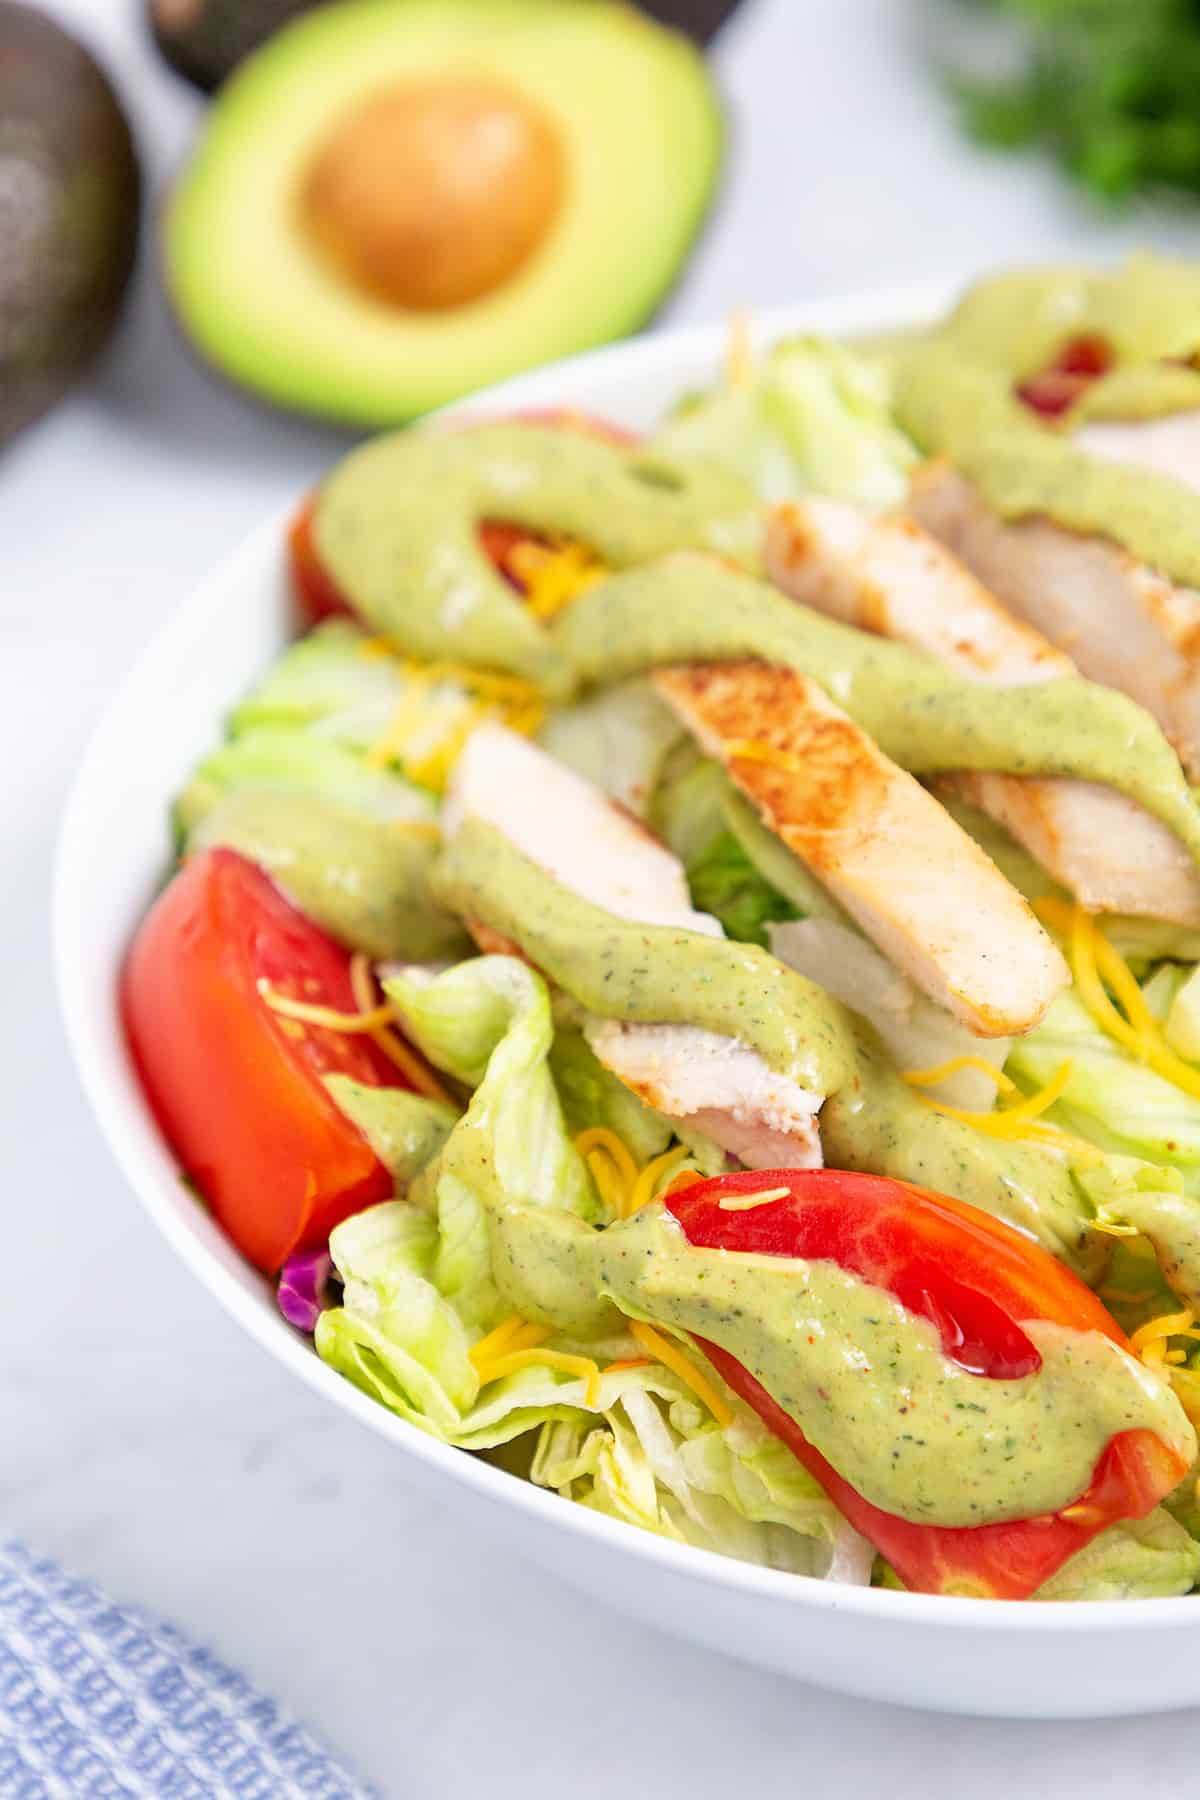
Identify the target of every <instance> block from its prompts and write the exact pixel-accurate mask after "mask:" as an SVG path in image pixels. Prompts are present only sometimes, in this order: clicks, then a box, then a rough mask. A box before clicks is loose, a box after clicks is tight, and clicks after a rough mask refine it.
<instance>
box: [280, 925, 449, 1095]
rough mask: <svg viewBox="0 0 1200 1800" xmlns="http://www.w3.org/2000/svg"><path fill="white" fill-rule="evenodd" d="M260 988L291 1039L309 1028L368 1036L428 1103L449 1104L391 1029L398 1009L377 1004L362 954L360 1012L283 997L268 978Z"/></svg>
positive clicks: (356, 985) (355, 979)
mask: <svg viewBox="0 0 1200 1800" xmlns="http://www.w3.org/2000/svg"><path fill="white" fill-rule="evenodd" d="M256 986H257V988H258V991H259V993H260V994H261V995H262V997H263V999H264V1000H265V1001H266V1003H267V1005H268V1006H269V1007H270V1009H271V1011H272V1012H273V1013H277V1014H278V1015H279V1018H280V1020H281V1022H282V1027H281V1028H282V1029H284V1030H286V1031H287V1035H288V1036H289V1037H303V1035H304V1033H303V1029H302V1028H303V1026H305V1025H315V1026H317V1027H318V1028H319V1029H320V1030H322V1031H337V1032H342V1033H345V1034H346V1035H347V1036H350V1037H353V1036H357V1035H359V1034H364V1035H366V1036H367V1037H369V1038H370V1039H371V1040H372V1042H373V1043H375V1044H377V1045H378V1047H379V1048H380V1049H381V1050H382V1051H383V1053H384V1055H385V1056H386V1057H388V1058H389V1060H390V1061H391V1062H393V1063H395V1065H396V1067H397V1068H398V1069H399V1070H400V1073H401V1074H402V1075H403V1076H404V1078H405V1079H406V1081H407V1082H408V1083H409V1086H410V1087H411V1088H412V1089H413V1090H414V1092H415V1093H418V1094H424V1096H425V1098H426V1099H427V1100H449V1098H450V1096H449V1094H448V1093H447V1092H446V1090H445V1088H444V1087H443V1086H442V1084H441V1082H440V1081H439V1080H438V1078H437V1076H436V1075H435V1074H434V1073H433V1070H432V1069H430V1068H428V1067H427V1065H426V1064H425V1063H424V1062H423V1061H422V1059H421V1058H420V1057H419V1056H418V1055H417V1053H416V1051H415V1050H413V1049H411V1048H410V1047H409V1045H408V1044H406V1043H405V1042H404V1039H403V1038H402V1037H400V1036H399V1035H398V1034H397V1033H396V1032H395V1031H393V1030H391V1029H390V1027H392V1026H393V1025H395V1023H396V1013H395V1009H394V1008H393V1007H392V1005H391V1004H390V1002H388V1001H386V1000H385V1001H384V1002H382V1004H378V1005H377V1004H376V1002H375V996H374V993H373V991H372V988H373V984H372V979H371V963H370V958H369V957H367V956H365V955H364V954H363V952H362V951H358V952H357V953H356V954H355V955H354V956H352V957H351V958H350V990H351V992H352V993H353V995H354V1001H355V1005H356V1006H357V1007H358V1011H357V1012H352V1013H344V1012H339V1011H338V1010H337V1009H336V1007H332V1006H320V1005H317V1004H315V1003H314V1002H312V1001H309V1000H294V999H292V997H291V995H290V994H281V993H279V992H278V991H277V990H276V989H275V988H273V987H272V986H271V983H270V982H269V981H267V980H266V978H265V977H260V978H259V980H258V982H257V983H256Z"/></svg>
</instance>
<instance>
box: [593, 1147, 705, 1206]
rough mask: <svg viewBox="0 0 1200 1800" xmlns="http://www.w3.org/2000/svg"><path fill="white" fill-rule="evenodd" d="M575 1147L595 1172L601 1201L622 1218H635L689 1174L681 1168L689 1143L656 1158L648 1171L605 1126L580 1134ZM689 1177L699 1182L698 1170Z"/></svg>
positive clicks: (648, 1167) (594, 1176) (665, 1151)
mask: <svg viewBox="0 0 1200 1800" xmlns="http://www.w3.org/2000/svg"><path fill="white" fill-rule="evenodd" d="M575 1148H576V1149H577V1150H578V1152H579V1154H580V1155H581V1156H582V1157H583V1159H584V1161H585V1162H586V1163H587V1166H588V1168H589V1169H590V1170H591V1173H592V1179H593V1180H594V1181H595V1183H596V1187H597V1189H598V1190H599V1193H600V1198H601V1199H602V1200H603V1201H604V1203H605V1205H606V1206H607V1207H608V1209H609V1211H610V1212H611V1213H612V1214H613V1215H614V1217H615V1218H618V1219H631V1218H632V1217H633V1215H634V1213H636V1212H640V1211H641V1209H642V1207H643V1206H645V1205H646V1204H647V1203H648V1202H649V1201H651V1200H653V1199H655V1198H656V1197H657V1195H658V1193H659V1192H660V1190H661V1191H663V1192H666V1191H667V1189H668V1188H669V1187H670V1185H671V1184H672V1182H673V1181H674V1180H676V1179H678V1177H679V1175H680V1174H683V1173H685V1171H683V1170H681V1169H680V1167H679V1165H680V1163H682V1162H684V1161H685V1160H686V1158H687V1155H688V1150H687V1146H686V1144H676V1145H675V1146H674V1148H673V1149H671V1150H664V1151H663V1153H662V1155H661V1156H655V1157H652V1158H651V1160H650V1161H649V1162H648V1163H647V1164H646V1165H645V1167H644V1168H641V1169H639V1168H638V1165H637V1161H636V1159H635V1158H634V1156H633V1154H632V1152H631V1151H630V1149H629V1146H628V1144H626V1143H625V1141H624V1139H623V1138H619V1137H618V1136H617V1134H616V1132H615V1131H610V1130H609V1129H608V1128H607V1126H604V1125H594V1126H592V1127H591V1129H590V1130H588V1131H581V1132H579V1133H578V1134H577V1136H576V1138H575ZM686 1175H687V1179H688V1181H689V1182H691V1181H694V1180H695V1179H696V1171H695V1170H694V1169H689V1170H687V1171H686ZM668 1176H669V1177H670V1178H671V1180H670V1181H668V1180H667V1177H668Z"/></svg>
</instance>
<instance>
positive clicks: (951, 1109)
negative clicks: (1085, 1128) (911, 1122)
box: [917, 1058, 1098, 1154]
mask: <svg viewBox="0 0 1200 1800" xmlns="http://www.w3.org/2000/svg"><path fill="white" fill-rule="evenodd" d="M1070 1079H1071V1062H1070V1059H1069V1058H1068V1059H1067V1061H1066V1062H1064V1063H1063V1064H1062V1065H1061V1067H1060V1068H1059V1069H1057V1070H1056V1072H1055V1073H1054V1074H1053V1075H1052V1076H1051V1078H1050V1080H1049V1081H1048V1082H1047V1083H1046V1085H1045V1087H1043V1088H1040V1089H1039V1090H1038V1092H1037V1093H1035V1094H1029V1095H1027V1096H1026V1098H1025V1099H1023V1100H1019V1101H1018V1102H1017V1104H1016V1105H1015V1106H1006V1107H1003V1108H1001V1109H1000V1110H999V1111H997V1112H970V1111H968V1110H967V1108H965V1107H962V1106H951V1105H949V1104H948V1102H946V1101H945V1100H934V1099H933V1098H932V1097H931V1096H930V1095H929V1094H918V1096H917V1098H918V1099H919V1100H920V1101H921V1103H922V1105H923V1106H927V1107H929V1108H930V1110H931V1111H932V1112H936V1113H941V1114H942V1115H943V1117H944V1118H947V1119H958V1120H959V1121H960V1122H961V1123H962V1124H964V1125H970V1126H972V1127H973V1128H974V1129H975V1130H976V1131H982V1132H984V1133H985V1134H986V1135H987V1136H988V1137H995V1138H1008V1139H1012V1138H1029V1137H1031V1138H1033V1139H1034V1141H1035V1142H1039V1143H1043V1142H1046V1141H1047V1136H1046V1134H1047V1133H1049V1141H1051V1142H1054V1143H1059V1144H1061V1145H1063V1146H1071V1147H1073V1146H1074V1143H1075V1140H1073V1139H1070V1138H1067V1137H1066V1135H1065V1133H1060V1132H1057V1131H1054V1130H1053V1129H1052V1128H1051V1127H1049V1126H1042V1127H1040V1128H1039V1127H1038V1126H1037V1125H1036V1124H1035V1120H1037V1119H1038V1118H1039V1117H1040V1115H1041V1114H1042V1113H1044V1112H1048V1111H1049V1109H1050V1108H1051V1107H1052V1106H1053V1105H1054V1102H1055V1101H1056V1100H1058V1099H1061V1097H1062V1094H1063V1091H1064V1089H1065V1088H1066V1085H1067V1083H1068V1082H1069V1081H1070ZM1009 1085H1010V1088H1011V1086H1012V1084H1011V1083H1010V1084H1009ZM1088 1148H1089V1149H1090V1148H1091V1146H1088ZM1097 1154H1098V1153H1097Z"/></svg>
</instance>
